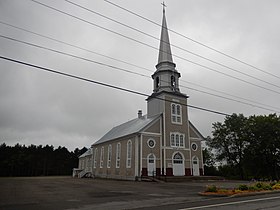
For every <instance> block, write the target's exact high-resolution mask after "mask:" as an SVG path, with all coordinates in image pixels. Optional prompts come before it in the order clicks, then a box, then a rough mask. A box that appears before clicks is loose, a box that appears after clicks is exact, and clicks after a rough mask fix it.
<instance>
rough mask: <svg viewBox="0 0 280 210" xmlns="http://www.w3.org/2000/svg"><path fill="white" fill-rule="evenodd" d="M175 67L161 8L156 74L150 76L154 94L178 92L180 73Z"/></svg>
mask: <svg viewBox="0 0 280 210" xmlns="http://www.w3.org/2000/svg"><path fill="white" fill-rule="evenodd" d="M175 67H176V64H175V63H173V59H172V53H171V48H170V42H169V36H168V29H167V23H166V18H165V9H164V8H163V18H162V26H161V36H160V46H159V54H158V64H157V65H156V69H157V70H156V72H155V73H154V74H153V75H152V78H153V80H154V90H153V92H154V93H158V92H161V91H168V92H179V77H180V73H179V72H178V71H177V70H176V69H175Z"/></svg>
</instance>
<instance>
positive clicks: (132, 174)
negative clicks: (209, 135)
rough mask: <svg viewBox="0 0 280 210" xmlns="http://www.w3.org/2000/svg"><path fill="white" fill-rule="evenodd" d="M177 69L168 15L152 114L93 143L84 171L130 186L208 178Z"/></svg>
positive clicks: (149, 104)
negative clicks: (150, 179)
mask: <svg viewBox="0 0 280 210" xmlns="http://www.w3.org/2000/svg"><path fill="white" fill-rule="evenodd" d="M175 67H176V64H175V63H174V62H173V59H172V54H171V48H170V42H169V35H168V29H167V24H166V18H165V11H163V19H162V29H161V39H160V47H159V56H158V64H157V65H156V71H155V72H154V74H153V75H152V79H153V81H154V83H153V86H154V87H153V93H152V94H151V95H150V96H149V97H148V98H147V114H146V115H144V116H143V115H142V111H141V110H139V111H138V117H137V118H136V119H133V120H131V121H129V122H126V123H123V124H121V125H119V126H116V127H114V128H112V129H111V130H110V131H109V132H108V133H106V134H105V135H104V136H103V137H102V138H101V139H99V140H98V141H97V142H96V143H94V144H93V145H92V146H91V148H90V152H87V154H90V155H82V156H81V157H80V159H79V161H80V164H79V170H80V171H82V172H83V173H86V171H88V172H90V173H92V175H93V176H95V177H103V178H114V179H127V180H135V179H137V178H138V177H141V176H201V175H203V160H202V148H201V141H202V140H203V139H204V137H203V136H202V135H201V134H200V132H199V131H198V129H196V128H195V126H194V125H193V124H192V123H191V122H190V121H189V118H188V107H187V104H188V101H187V100H188V96H187V95H185V94H183V93H181V92H180V89H179V78H180V76H181V75H180V73H179V72H178V71H177V70H176V69H175ZM89 160H90V161H89ZM84 163H88V164H84ZM89 165H91V167H90V168H89V167H88V166H89ZM81 166H83V167H84V168H85V169H84V168H80V167H81ZM82 172H81V173H82Z"/></svg>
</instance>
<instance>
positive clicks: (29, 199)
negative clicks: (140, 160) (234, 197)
mask: <svg viewBox="0 0 280 210" xmlns="http://www.w3.org/2000/svg"><path fill="white" fill-rule="evenodd" d="M209 184H215V185H217V186H221V187H234V186H237V185H238V184H239V182H229V181H221V182H214V181H189V182H184V183H157V182H133V181H117V180H103V179H77V178H72V177H17V178H0V187H1V191H0V209H5V210H6V209H23V210H24V209H28V210H33V209H34V210H35V209H36V210H37V209H39V210H44V209H84V210H86V209H137V208H147V209H153V208H156V207H157V208H158V207H162V208H161V209H169V208H168V206H170V205H174V204H180V203H181V204H182V203H188V202H199V201H202V200H205V199H209V198H206V197H202V196H199V195H198V192H201V191H203V190H204V189H205V186H206V185H209Z"/></svg>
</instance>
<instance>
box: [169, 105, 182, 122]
mask: <svg viewBox="0 0 280 210" xmlns="http://www.w3.org/2000/svg"><path fill="white" fill-rule="evenodd" d="M171 121H172V123H176V124H182V106H181V105H180V104H174V103H172V104H171Z"/></svg>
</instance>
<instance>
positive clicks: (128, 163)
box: [126, 140, 132, 168]
mask: <svg viewBox="0 0 280 210" xmlns="http://www.w3.org/2000/svg"><path fill="white" fill-rule="evenodd" d="M126 146H127V148H126V150H127V151H126V168H131V156H132V141H131V140H128V141H127V144H126Z"/></svg>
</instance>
